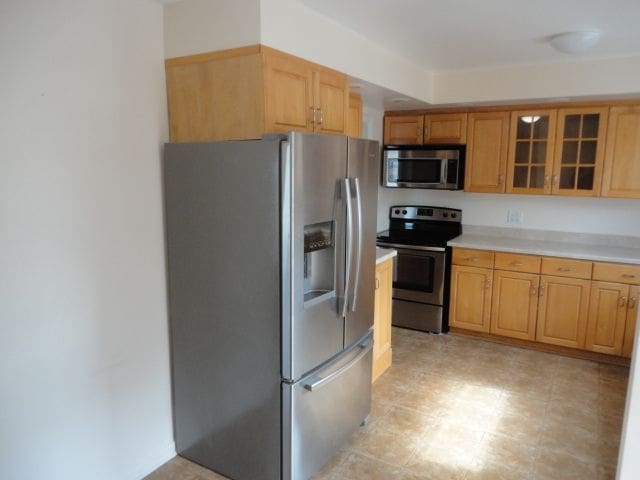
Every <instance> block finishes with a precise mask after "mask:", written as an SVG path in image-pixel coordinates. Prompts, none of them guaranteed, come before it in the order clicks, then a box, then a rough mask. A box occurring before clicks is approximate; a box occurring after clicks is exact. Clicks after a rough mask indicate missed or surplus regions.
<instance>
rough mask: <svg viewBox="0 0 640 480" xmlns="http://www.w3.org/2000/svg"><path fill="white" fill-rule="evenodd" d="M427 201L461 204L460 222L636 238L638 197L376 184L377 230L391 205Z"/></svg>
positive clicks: (639, 216)
mask: <svg viewBox="0 0 640 480" xmlns="http://www.w3.org/2000/svg"><path fill="white" fill-rule="evenodd" d="M402 204H406V205H433V206H438V207H451V208H460V209H462V223H463V224H466V225H484V226H492V227H514V228H528V229H540V230H558V231H564V232H583V233H603V234H613V235H632V236H638V237H640V200H623V199H613V198H574V197H562V196H547V195H544V196H534V195H507V194H484V193H467V192H450V191H436V190H418V189H406V188H385V187H380V191H379V192H378V230H384V229H386V228H387V227H388V223H389V222H388V216H389V207H390V206H392V205H402ZM509 209H517V210H521V211H522V212H523V214H524V222H523V223H522V225H508V224H507V211H508V210H509Z"/></svg>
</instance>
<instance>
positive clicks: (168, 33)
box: [164, 0, 260, 58]
mask: <svg viewBox="0 0 640 480" xmlns="http://www.w3.org/2000/svg"><path fill="white" fill-rule="evenodd" d="M164 35H165V36H164V48H165V56H166V58H173V57H180V56H183V55H191V54H194V53H203V52H210V51H213V50H225V49H227V48H236V47H243V46H245V45H255V44H257V43H260V0H233V1H229V0H183V1H180V2H176V3H170V4H167V5H166V6H165V8H164Z"/></svg>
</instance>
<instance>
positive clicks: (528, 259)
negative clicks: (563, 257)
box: [495, 252, 541, 273]
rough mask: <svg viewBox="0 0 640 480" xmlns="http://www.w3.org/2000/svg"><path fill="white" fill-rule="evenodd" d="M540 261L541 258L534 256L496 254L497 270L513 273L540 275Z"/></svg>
mask: <svg viewBox="0 0 640 480" xmlns="http://www.w3.org/2000/svg"><path fill="white" fill-rule="evenodd" d="M540 260H541V259H540V257H535V256H533V255H520V254H514V253H499V252H496V259H495V268H496V270H509V271H511V272H526V273H540Z"/></svg>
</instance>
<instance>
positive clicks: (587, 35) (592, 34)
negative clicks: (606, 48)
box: [551, 30, 600, 53]
mask: <svg viewBox="0 0 640 480" xmlns="http://www.w3.org/2000/svg"><path fill="white" fill-rule="evenodd" d="M598 40H600V32H599V31H597V30H585V31H582V32H566V33H559V34H557V35H554V36H553V37H551V46H552V47H553V48H555V49H556V50H558V51H559V52H562V53H580V52H584V51H586V50H589V49H590V48H591V47H593V46H594V45H595V44H596V43H598Z"/></svg>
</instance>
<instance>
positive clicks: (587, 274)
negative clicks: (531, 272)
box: [542, 257, 593, 280]
mask: <svg viewBox="0 0 640 480" xmlns="http://www.w3.org/2000/svg"><path fill="white" fill-rule="evenodd" d="M592 266H593V262H588V261H586V260H571V259H568V258H547V257H545V258H543V259H542V273H543V274H544V275H555V276H557V277H571V278H583V279H585V280H589V279H590V278H591V270H592Z"/></svg>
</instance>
